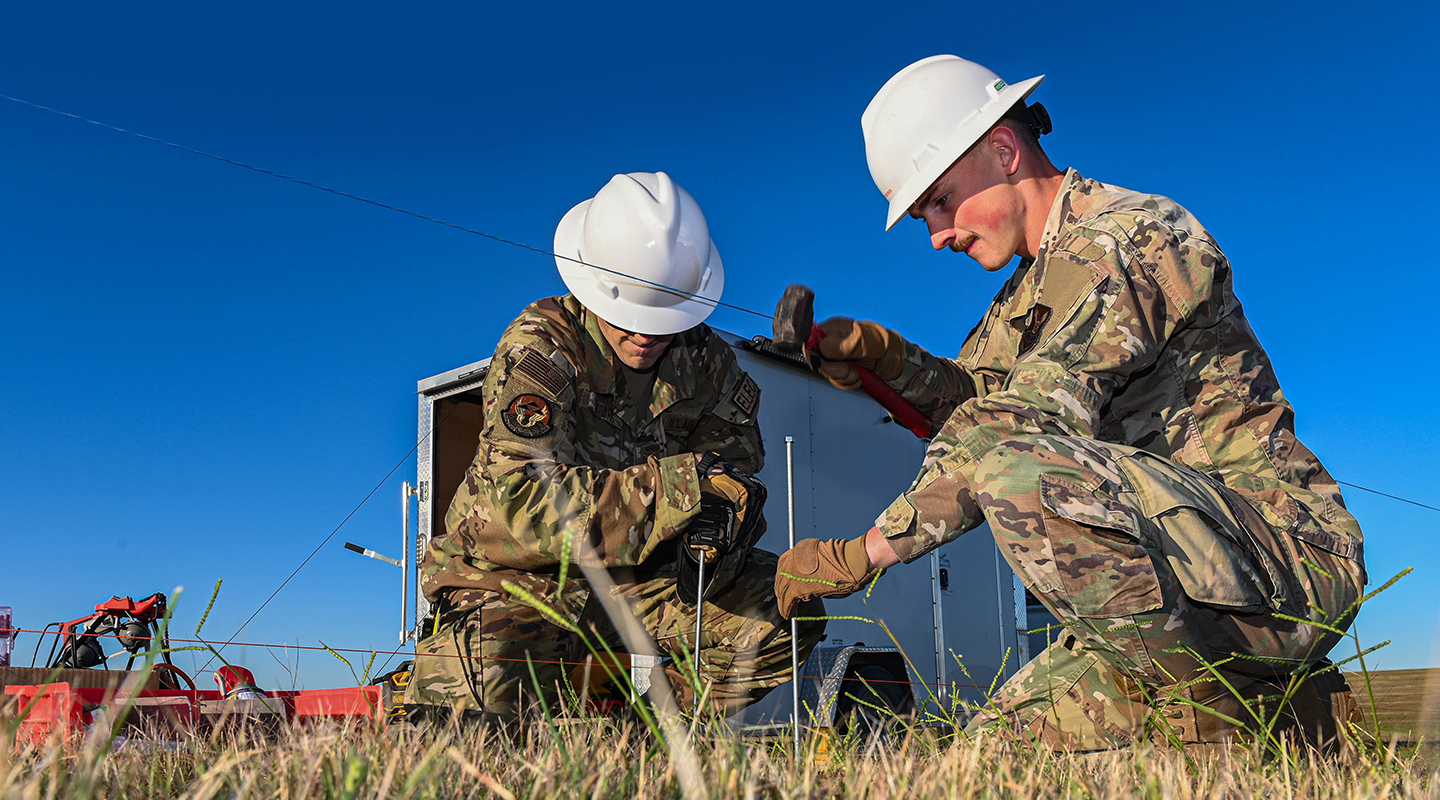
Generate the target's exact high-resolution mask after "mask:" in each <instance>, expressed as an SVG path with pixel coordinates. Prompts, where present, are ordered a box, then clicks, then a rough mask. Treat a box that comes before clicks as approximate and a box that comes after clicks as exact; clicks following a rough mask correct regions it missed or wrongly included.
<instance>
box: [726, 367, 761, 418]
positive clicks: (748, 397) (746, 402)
mask: <svg viewBox="0 0 1440 800" xmlns="http://www.w3.org/2000/svg"><path fill="white" fill-rule="evenodd" d="M730 402H731V403H734V404H735V407H736V408H738V409H740V412H741V413H743V414H744V415H745V416H747V417H753V416H755V406H756V405H757V404H758V403H759V402H760V386H759V385H758V384H756V383H755V379H754V378H751V377H750V376H749V375H746V376H745V377H744V378H743V379H741V380H739V381H737V382H736V384H735V391H733V392H731V393H730Z"/></svg>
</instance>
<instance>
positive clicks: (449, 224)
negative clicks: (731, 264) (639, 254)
mask: <svg viewBox="0 0 1440 800" xmlns="http://www.w3.org/2000/svg"><path fill="white" fill-rule="evenodd" d="M0 98H3V99H5V100H9V101H11V102H14V103H19V104H20V105H24V106H29V107H31V108H34V109H38V110H40V111H48V112H50V113H51V114H58V115H60V116H62V117H69V118H70V119H74V120H79V121H80V122H88V123H90V124H91V125H97V126H99V127H101V128H108V129H109V130H112V131H116V132H118V133H123V134H126V135H128V136H134V137H136V138H137V139H144V140H145V141H147V142H154V143H156V144H163V145H165V146H166V147H173V148H175V149H176V150H183V151H184V152H186V153H194V154H195V155H197V156H204V157H205V158H209V159H214V160H215V161H219V162H221V163H223V164H230V165H232V166H236V167H241V168H242V169H248V170H250V171H251V172H258V173H260V174H261V175H269V176H270V177H272V178H279V179H281V180H285V181H290V182H291V183H297V184H299V185H301V186H309V187H310V188H311V189H319V190H320V191H322V192H329V193H330V194H333V195H338V196H340V197H347V198H349V199H351V200H358V201H360V202H361V203H366V204H368V205H372V206H375V207H376V208H383V209H386V210H387V211H394V212H396V213H399V214H404V215H406V216H409V217H414V218H416V219H423V220H425V221H426V222H433V223H435V224H436V225H444V226H445V227H447V228H454V229H455V230H457V231H464V232H465V233H473V234H474V235H476V236H480V237H483V238H485V239H489V240H491V241H494V242H500V243H501V244H508V245H510V246H511V247H518V248H520V249H522V250H529V251H530V252H532V253H540V254H541V255H547V256H552V257H554V258H560V259H564V260H566V261H569V262H572V263H575V264H579V265H581V266H584V267H590V268H591V269H598V270H600V271H601V272H607V273H609V274H611V275H618V276H620V277H622V278H626V279H629V280H632V281H639V282H640V283H643V284H645V285H647V286H654V287H655V288H657V289H664V290H665V291H667V292H673V293H675V294H678V295H680V296H682V297H688V298H690V299H691V300H695V301H697V302H699V303H702V304H705V305H708V306H711V307H715V306H724V307H725V308H730V309H734V310H735V311H742V312H744V313H746V314H753V315H755V316H757V317H760V318H762V319H774V316H773V315H770V314H763V313H761V312H759V311H751V310H750V309H748V308H745V307H744V306H737V305H735V304H733V303H726V302H724V301H723V300H719V299H715V300H712V299H710V298H708V297H702V296H700V295H698V294H696V293H695V292H687V291H685V290H684V289H677V288H675V287H673V286H666V285H665V284H663V283H656V282H655V281H651V280H646V279H645V278H641V277H638V276H635V275H630V274H628V273H625V272H621V271H620V270H615V269H610V268H609V267H602V266H600V265H598V264H591V263H590V262H588V261H582V260H581V259H578V258H571V257H570V256H562V255H560V254H559V253H552V252H550V251H549V250H546V249H545V248H543V247H535V246H534V245H529V244H525V243H524V242H517V241H514V240H513V239H506V238H505V237H503V236H496V235H495V234H493V233H486V232H484V231H478V230H475V229H474V228H467V227H465V226H464V225H457V224H455V223H453V222H446V221H445V220H443V219H437V218H436V217H431V216H427V215H425V214H421V213H418V212H415V211H410V210H409V209H404V208H401V207H399V206H392V205H390V204H389V203H382V202H380V201H378V200H371V199H370V198H368V197H361V196H360V195H358V194H351V193H350V192H346V191H343V190H340V189H332V188H330V187H329V186H324V185H321V184H318V183H313V182H311V181H307V180H305V179H303V178H296V177H292V176H290V175H286V174H284V173H280V172H275V171H274V170H268V169H265V168H264V167H256V166H253V165H250V164H246V163H245V162H243V161H236V160H235V159H233V158H226V157H225V156H217V155H215V154H214V153H207V152H205V151H204V150H196V149H195V148H193V147H186V146H185V145H183V144H176V143H175V142H169V141H166V140H164V139H159V138H156V137H154V136H150V135H148V134H144V133H139V132H138V131H132V130H127V129H125V128H121V127H119V126H117V125H111V124H110V123H108V122H100V121H99V120H93V119H90V118H89V117H82V116H80V115H79V114H72V113H70V112H69V111H61V110H60V109H58V108H51V107H50V106H42V105H40V104H39V103H32V102H30V101H29V100H23V99H21V98H19V97H12V96H10V95H8V94H3V93H0Z"/></svg>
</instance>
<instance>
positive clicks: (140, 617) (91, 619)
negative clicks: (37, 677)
mask: <svg viewBox="0 0 1440 800" xmlns="http://www.w3.org/2000/svg"><path fill="white" fill-rule="evenodd" d="M166 607H167V606H166V602H165V595H163V594H161V593H159V592H157V593H155V594H152V595H150V596H149V597H147V598H145V599H143V600H139V601H136V600H132V599H130V598H129V597H111V598H110V599H109V600H106V601H105V602H103V603H100V604H99V605H97V606H95V613H93V614H90V615H88V616H84V617H81V618H80V619H72V620H70V621H69V622H52V623H50V625H46V626H45V628H44V630H45V631H49V630H50V626H51V625H54V626H56V627H57V631H56V634H57V638H56V640H55V643H54V644H51V645H50V656H49V658H48V659H47V661H46V664H45V666H46V668H48V669H56V668H60V667H72V668H75V669H90V668H91V667H96V666H99V665H101V664H103V663H104V662H105V648H104V647H102V646H101V644H100V637H101V636H114V637H115V639H116V641H118V642H119V643H120V646H121V647H123V648H125V650H126V652H128V653H130V660H129V661H127V662H126V664H125V669H127V670H128V669H130V667H131V666H133V665H134V664H135V658H136V657H137V656H139V655H140V654H141V653H143V652H144V651H145V649H146V648H147V647H149V645H150V642H151V641H152V640H153V639H154V638H155V637H157V636H160V620H161V619H162V618H164V616H165V611H166ZM87 623H88V625H87ZM43 641H44V634H43V633H42V634H41V642H43ZM41 642H37V643H36V644H35V653H36V655H38V654H39V653H40V643H41ZM169 645H170V643H169V641H166V640H164V639H162V641H161V656H162V657H163V658H164V659H165V663H166V664H169V663H170V653H169V652H168V651H169V649H170V647H169ZM56 647H59V649H60V652H59V653H58V654H57V653H56V652H55V649H56ZM30 666H32V667H33V666H35V662H34V659H31V662H30Z"/></svg>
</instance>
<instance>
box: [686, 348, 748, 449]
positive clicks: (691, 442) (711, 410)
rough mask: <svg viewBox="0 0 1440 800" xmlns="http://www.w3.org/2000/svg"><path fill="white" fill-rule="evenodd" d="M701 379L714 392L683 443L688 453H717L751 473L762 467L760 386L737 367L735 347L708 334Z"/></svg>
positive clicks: (738, 365)
mask: <svg viewBox="0 0 1440 800" xmlns="http://www.w3.org/2000/svg"><path fill="white" fill-rule="evenodd" d="M705 367H706V374H707V375H711V376H715V377H714V378H712V379H709V380H706V381H704V382H703V383H704V385H705V386H707V387H709V390H710V391H712V392H713V393H714V396H713V397H712V398H710V402H709V403H708V405H707V407H706V409H705V412H704V414H703V415H702V416H701V418H700V423H699V424H698V425H696V426H695V430H694V431H693V432H691V434H690V436H689V438H688V440H687V442H686V447H687V448H688V449H689V450H690V452H692V453H708V452H711V451H713V452H716V453H719V454H720V456H721V457H722V458H724V459H725V460H726V461H729V462H730V463H731V464H734V465H735V466H737V467H739V468H740V469H741V470H743V471H745V472H747V473H749V474H751V475H754V474H755V473H757V472H759V471H760V470H761V469H763V468H764V467H765V445H764V443H763V442H762V441H761V439H760V426H759V425H758V424H757V422H756V420H757V419H758V417H759V415H760V386H759V385H758V384H756V383H755V380H754V379H753V378H751V377H750V376H749V375H747V374H746V373H745V370H743V369H741V368H740V364H739V362H738V361H737V360H736V359H735V351H734V350H731V349H730V346H729V345H728V344H725V342H723V341H722V340H721V339H720V337H718V336H715V335H713V334H712V335H711V337H710V341H709V343H708V344H707V346H706V359H705Z"/></svg>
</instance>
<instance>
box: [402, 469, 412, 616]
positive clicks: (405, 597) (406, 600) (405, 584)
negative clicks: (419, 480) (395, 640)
mask: <svg viewBox="0 0 1440 800" xmlns="http://www.w3.org/2000/svg"><path fill="white" fill-rule="evenodd" d="M400 515H401V517H402V518H403V519H404V521H403V522H401V523H400V644H402V645H403V644H405V640H406V639H409V638H410V481H405V482H404V483H402V484H400Z"/></svg>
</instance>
